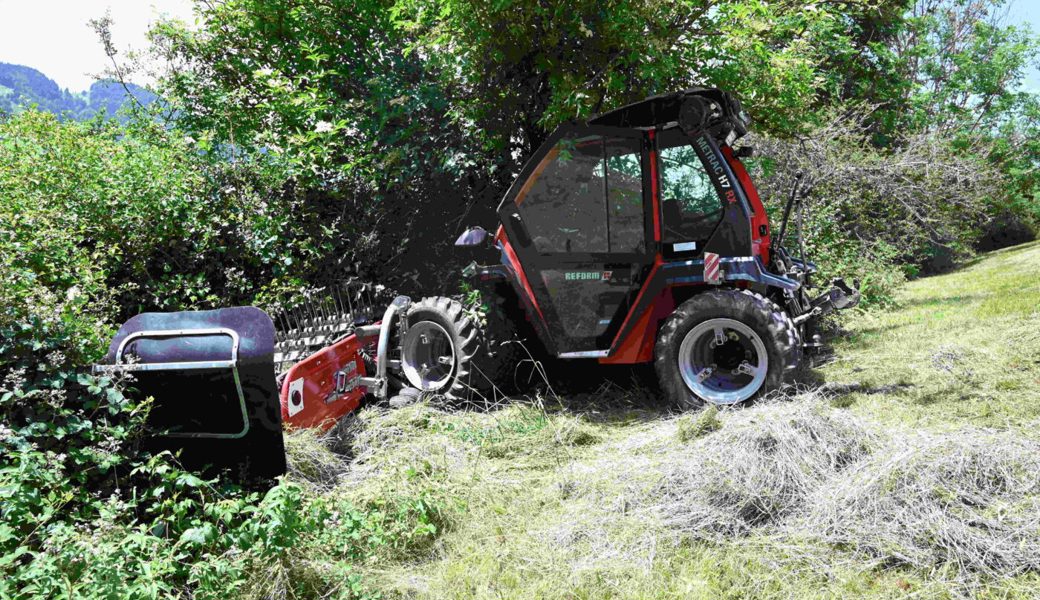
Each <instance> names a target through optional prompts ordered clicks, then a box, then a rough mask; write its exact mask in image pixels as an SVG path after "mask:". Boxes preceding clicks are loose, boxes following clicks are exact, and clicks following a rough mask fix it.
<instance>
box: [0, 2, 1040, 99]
mask: <svg viewBox="0 0 1040 600" xmlns="http://www.w3.org/2000/svg"><path fill="white" fill-rule="evenodd" d="M1037 1H1040V0H1037ZM191 6H192V4H191V0H0V62H6V63H13V64H16V65H26V66H29V67H32V68H34V69H36V70H38V71H40V72H42V73H43V74H44V75H46V76H48V77H50V78H51V79H53V80H55V81H57V82H58V85H59V86H61V87H63V88H67V89H69V90H71V91H73V92H80V91H83V90H86V89H87V88H89V87H90V84H91V83H92V82H93V81H94V78H93V77H92V75H95V74H98V73H101V72H102V71H103V70H104V69H105V68H106V67H108V65H109V61H108V58H107V57H106V56H105V52H104V50H103V49H102V47H101V43H100V42H99V41H98V38H97V35H96V34H95V33H94V31H93V30H91V29H90V27H88V26H87V21H89V20H90V19H96V18H99V17H103V16H104V15H105V11H106V10H109V11H111V15H112V21H113V23H112V39H113V42H115V45H116V48H117V49H119V50H120V52H123V51H125V50H126V49H127V48H135V49H143V48H145V47H147V42H146V40H145V32H146V31H147V30H148V24H149V23H151V22H153V21H154V20H155V19H156V18H157V17H158V16H159V15H166V16H170V17H174V18H179V19H183V20H185V21H187V22H189V23H190V22H193V21H194V18H193V17H192V12H191ZM135 83H143V84H147V83H150V82H147V81H140V82H135Z"/></svg>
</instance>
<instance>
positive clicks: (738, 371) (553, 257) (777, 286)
mask: <svg viewBox="0 0 1040 600" xmlns="http://www.w3.org/2000/svg"><path fill="white" fill-rule="evenodd" d="M747 126H748V118H747V116H746V114H745V113H744V111H743V110H742V109H741V106H740V103H739V102H738V101H737V100H736V99H735V98H733V97H732V96H731V95H730V94H727V93H725V92H722V91H719V90H714V89H691V90H687V91H684V92H679V93H674V94H668V95H662V96H655V97H652V98H648V99H646V100H644V101H642V102H638V103H635V104H631V105H629V106H625V107H622V108H619V109H617V110H614V111H611V112H608V113H606V114H603V115H600V116H597V117H595V118H593V119H590V120H589V121H587V122H586V123H581V124H571V125H566V126H563V127H561V128H559V129H558V130H557V131H555V132H554V133H553V134H552V135H551V136H549V138H548V139H547V140H546V142H545V143H544V144H543V145H542V146H541V147H540V148H539V149H538V151H537V152H536V153H535V154H534V156H533V157H532V158H531V160H530V161H528V163H527V165H526V166H525V167H524V169H523V171H522V172H521V174H520V176H519V177H518V178H517V179H516V181H515V182H514V184H513V186H512V187H511V188H510V189H509V191H508V192H507V193H506V195H505V197H504V198H503V200H502V203H501V205H500V206H499V208H498V216H499V220H500V224H499V226H498V228H497V230H496V231H495V232H494V234H490V233H488V232H487V231H485V230H484V229H481V228H479V227H476V228H473V229H470V230H468V231H466V232H465V233H464V234H463V235H462V236H461V237H460V238H459V239H458V241H457V242H456V245H457V246H460V247H464V248H467V249H469V250H472V251H473V252H474V253H476V257H475V258H477V259H478V260H476V261H474V262H473V263H472V264H471V265H470V266H469V267H468V268H467V269H466V274H467V275H468V276H469V277H471V279H472V280H473V281H474V283H476V284H478V285H479V286H480V288H481V289H482V290H484V293H485V298H489V297H490V298H491V299H492V300H493V301H491V302H488V304H489V305H490V310H488V312H487V314H486V315H483V316H479V315H474V314H472V313H470V312H469V311H467V310H465V309H464V307H463V306H462V305H461V304H460V303H459V302H458V301H455V300H452V299H449V298H443V297H434V298H425V299H423V300H421V301H419V302H412V301H411V300H409V299H408V298H406V297H403V296H399V297H397V298H395V299H394V300H393V301H392V302H390V304H389V307H388V308H387V309H386V310H385V312H383V314H382V317H381V318H380V317H379V315H378V314H377V313H376V312H373V310H372V308H371V307H372V306H373V304H374V303H375V301H374V300H373V299H372V298H370V297H369V296H370V294H371V293H372V292H373V289H372V288H370V287H366V286H360V285H356V284H353V285H348V286H346V287H344V288H343V289H340V290H334V292H335V293H326V294H324V295H323V296H322V297H321V299H320V300H312V301H310V302H305V303H294V304H288V305H286V306H282V307H277V310H274V311H272V312H274V313H275V321H276V322H277V324H278V327H277V330H278V331H277V332H276V331H275V329H276V328H275V327H274V325H273V323H272V321H271V319H270V318H269V317H268V316H267V315H266V314H265V313H263V312H262V311H260V310H258V309H254V308H232V309H224V310H220V311H207V312H186V313H168V314H161V313H150V314H144V315H139V316H138V317H135V318H134V319H131V320H130V321H128V322H127V323H126V324H124V326H123V328H122V329H121V330H120V332H119V334H118V335H117V336H116V339H115V340H114V341H113V343H112V348H111V351H110V353H109V357H108V361H107V362H108V364H107V365H104V366H99V367H97V369H98V370H100V371H108V372H111V371H132V372H135V373H136V374H137V377H138V379H139V381H138V383H137V384H136V387H137V388H138V389H139V390H141V391H142V392H143V393H147V394H149V395H153V396H155V398H156V402H155V408H154V409H153V415H154V419H153V420H154V422H155V425H156V431H157V434H156V436H155V439H156V440H157V444H159V445H160V446H163V447H176V448H179V449H182V451H184V452H185V453H186V454H187V455H189V456H191V457H194V460H190V462H200V463H201V462H206V461H209V463H210V464H213V463H214V462H219V463H223V464H225V465H238V466H239V467H242V466H243V465H245V466H246V469H247V470H248V471H249V472H250V473H253V474H271V473H275V472H278V471H280V469H281V468H282V466H283V465H284V463H283V462H282V461H284V457H283V458H279V457H278V456H277V455H280V453H281V448H282V446H281V437H280V436H281V427H282V423H285V424H287V425H290V426H298V427H302V426H321V427H328V426H330V424H332V423H334V422H335V421H336V420H337V419H338V418H340V417H341V416H343V415H345V414H347V413H349V412H351V411H353V410H354V409H355V408H356V407H357V406H358V405H359V404H360V402H361V401H362V398H363V397H364V396H366V395H367V396H373V397H375V398H386V397H387V396H389V395H391V390H398V391H397V392H396V393H397V394H399V395H401V394H403V395H405V396H408V395H413V396H414V395H416V394H418V393H421V392H426V393H433V394H444V395H456V396H457V395H459V394H461V393H464V392H466V391H467V390H468V389H472V388H476V389H482V388H486V387H488V386H490V385H492V384H502V383H504V382H506V380H507V379H508V378H509V377H511V374H512V371H513V369H514V368H515V366H516V363H517V362H518V360H519V358H520V355H519V352H520V351H521V350H522V349H521V348H520V344H519V342H526V343H531V344H537V345H538V346H539V349H540V350H541V351H543V352H544V353H546V354H547V355H548V356H551V357H556V358H559V359H575V360H578V359H586V360H589V359H594V360H597V361H598V362H599V363H602V364H636V363H648V362H651V361H653V363H654V367H655V370H656V373H657V376H658V379H659V381H660V385H661V389H662V391H663V393H664V394H665V396H667V398H668V399H669V400H671V401H672V402H674V403H676V404H678V405H680V406H697V405H699V404H701V403H702V402H709V403H714V404H733V403H737V402H742V401H744V400H748V399H750V398H753V397H755V396H758V395H761V394H763V393H765V392H767V391H769V390H771V389H775V388H777V387H778V386H780V385H781V384H782V383H783V382H784V381H785V380H786V379H787V378H788V376H789V374H790V373H791V372H792V371H794V370H795V369H797V367H798V366H799V364H800V362H801V360H802V356H803V352H804V351H805V350H806V349H807V348H811V347H814V346H817V345H818V344H819V337H818V336H817V335H815V334H814V333H813V322H814V320H815V319H816V318H817V317H819V316H821V315H823V314H825V313H827V312H830V311H832V310H835V309H843V308H847V307H850V306H853V305H854V304H855V303H856V302H857V301H858V299H859V294H858V292H857V291H856V290H855V289H853V288H852V287H849V286H848V285H846V284H845V283H844V282H843V281H841V280H840V279H838V280H835V281H834V282H833V283H832V287H831V288H830V289H828V290H827V291H825V292H824V293H822V294H819V295H817V296H815V297H811V296H810V295H809V293H808V290H809V288H810V287H811V281H810V279H811V276H812V275H813V273H814V272H815V267H814V265H812V264H811V263H809V262H808V261H806V260H805V257H804V254H803V255H802V256H801V257H800V258H797V259H796V258H794V257H793V256H792V255H791V253H790V252H788V251H787V250H786V249H785V248H784V246H783V245H782V241H783V238H784V233H785V230H786V228H787V223H788V220H789V217H790V214H791V209H792V206H793V204H794V203H795V200H796V198H797V193H792V195H791V198H790V200H789V201H788V203H787V205H786V207H785V210H784V213H783V220H782V224H781V227H780V231H779V234H778V235H775V236H774V235H772V233H771V230H770V225H769V219H768V215H767V214H766V210H765V207H764V206H763V204H762V202H761V200H760V199H759V197H758V194H757V192H756V191H755V188H754V185H753V184H752V183H751V180H750V178H749V177H748V174H747V171H746V170H745V168H744V166H743V164H742V163H741V161H740V158H741V157H746V156H749V155H750V148H748V147H744V148H739V149H734V147H733V143H734V142H735V141H736V140H737V139H739V138H740V137H742V136H743V135H745V134H746V133H747ZM478 262H479V263H482V264H478ZM276 365H278V366H279V368H278V369H276ZM276 378H277V379H276ZM276 390H278V391H277V392H276ZM276 437H277V438H278V439H277V441H275V440H274V438H276ZM261 438H264V439H263V440H261ZM242 442H250V443H246V444H243V443H242ZM236 444H237V446H236ZM258 444H261V445H266V448H267V449H268V450H267V453H266V458H264V459H263V460H260V459H259V458H258V457H257V453H256V451H255V448H257V447H258ZM235 447H238V448H244V449H243V450H231V449H232V448H235ZM250 448H252V449H253V450H250ZM218 458H219V459H220V460H217V459H218ZM249 465H252V466H249ZM258 465H263V466H258Z"/></svg>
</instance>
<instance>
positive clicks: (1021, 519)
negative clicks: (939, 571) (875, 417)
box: [802, 429, 1040, 577]
mask: <svg viewBox="0 0 1040 600" xmlns="http://www.w3.org/2000/svg"><path fill="white" fill-rule="evenodd" d="M802 527H804V528H805V529H807V530H810V531H814V532H816V533H817V534H818V535H819V536H820V537H821V538H823V539H824V540H826V541H829V542H832V543H836V544H841V545H846V546H849V547H852V548H854V549H858V550H860V551H864V552H866V553H869V554H871V555H873V556H875V557H877V558H878V559H880V560H882V561H883V562H892V563H901V564H908V565H912V566H916V567H920V568H926V569H931V568H935V567H938V566H943V565H949V564H953V565H956V566H957V567H959V569H958V570H959V571H960V572H961V573H962V574H965V573H967V574H984V575H989V576H992V577H1002V576H1009V575H1016V574H1020V573H1023V572H1026V571H1037V570H1040V443H1037V442H1036V441H1033V440H1029V439H1026V438H1023V437H1021V436H1019V435H1016V434H1013V433H995V432H991V431H981V430H974V429H966V430H960V431H955V432H950V433H945V434H926V433H918V434H914V435H911V436H907V437H902V438H898V439H893V440H892V442H891V444H890V449H889V450H887V451H885V452H878V453H876V454H875V455H874V456H873V457H872V458H871V459H870V460H869V461H866V462H864V463H862V464H860V465H857V466H856V467H855V468H854V469H851V470H850V471H849V472H848V473H846V474H845V476H844V477H841V478H838V479H836V480H834V481H833V482H831V484H830V485H828V486H826V487H823V488H821V490H820V493H819V495H818V497H817V498H816V499H815V502H814V503H813V510H812V511H811V512H810V514H809V516H808V517H807V519H806V522H805V524H803V525H802Z"/></svg>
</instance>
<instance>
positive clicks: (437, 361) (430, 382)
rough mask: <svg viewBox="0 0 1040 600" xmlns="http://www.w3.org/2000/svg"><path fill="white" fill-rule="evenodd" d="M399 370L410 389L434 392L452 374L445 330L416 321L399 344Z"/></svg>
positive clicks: (452, 357)
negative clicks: (410, 385)
mask: <svg viewBox="0 0 1040 600" xmlns="http://www.w3.org/2000/svg"><path fill="white" fill-rule="evenodd" d="M401 370H402V371H403V372H404V376H405V378H407V379H408V383H410V384H412V387H416V388H418V389H420V390H422V391H424V392H437V391H440V390H442V389H444V388H445V387H447V386H448V385H449V384H450V383H451V379H452V376H453V375H454V374H455V346H454V345H453V344H452V341H451V336H450V335H448V331H447V330H446V329H444V327H441V326H440V325H438V324H437V323H434V322H433V321H419V322H418V323H415V324H413V325H412V326H411V327H409V328H408V331H406V332H405V334H404V339H403V340H402V341H401Z"/></svg>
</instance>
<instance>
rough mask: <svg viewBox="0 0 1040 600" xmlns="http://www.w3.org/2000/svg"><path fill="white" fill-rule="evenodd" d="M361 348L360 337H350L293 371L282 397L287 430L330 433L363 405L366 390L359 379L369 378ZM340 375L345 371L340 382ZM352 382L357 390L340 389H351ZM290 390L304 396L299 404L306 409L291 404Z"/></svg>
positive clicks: (317, 354)
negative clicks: (329, 430)
mask: <svg viewBox="0 0 1040 600" xmlns="http://www.w3.org/2000/svg"><path fill="white" fill-rule="evenodd" d="M361 347H362V344H361V342H360V341H359V340H358V339H357V337H356V336H353V335H349V336H347V337H345V338H343V339H342V340H340V341H338V342H336V343H335V344H333V345H331V346H329V347H327V348H324V349H322V350H319V351H318V352H316V353H314V354H312V355H310V356H308V357H307V358H305V359H304V360H302V361H301V362H298V363H296V364H295V365H293V367H292V368H291V369H289V372H288V373H286V376H285V380H284V381H283V382H282V389H281V392H280V397H279V400H280V402H281V407H282V422H283V423H284V424H285V425H286V426H287V427H289V428H302V427H317V428H319V429H321V430H323V431H324V430H328V429H329V428H331V427H332V426H333V425H335V424H336V421H338V420H339V419H340V418H342V417H343V416H344V415H346V414H347V413H350V412H352V411H354V410H356V409H357V407H358V406H360V405H361V400H362V398H364V396H365V388H363V387H361V386H360V385H357V378H358V377H363V376H365V375H366V373H365V363H364V361H363V360H362V359H361V354H360V350H361ZM351 363H353V367H351V366H350V364H351ZM338 372H343V375H342V376H341V377H340V378H339V379H340V381H339V382H337V377H336V374H337V373H338ZM351 383H352V384H353V389H340V390H337V386H339V387H340V388H344V387H346V388H349V387H350V385H351ZM294 388H295V389H294ZM290 390H292V391H299V392H300V393H301V394H302V395H301V397H300V398H299V401H300V402H301V403H302V405H303V406H301V407H300V408H299V409H295V407H290V405H289V403H290V401H291V400H292V399H290V397H289V396H290ZM290 413H291V414H290Z"/></svg>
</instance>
